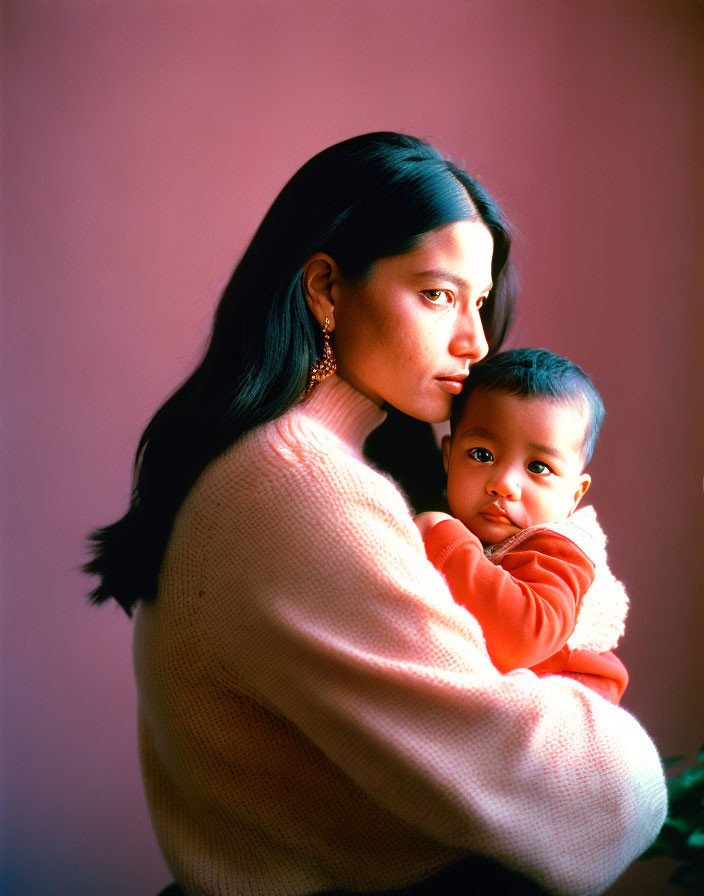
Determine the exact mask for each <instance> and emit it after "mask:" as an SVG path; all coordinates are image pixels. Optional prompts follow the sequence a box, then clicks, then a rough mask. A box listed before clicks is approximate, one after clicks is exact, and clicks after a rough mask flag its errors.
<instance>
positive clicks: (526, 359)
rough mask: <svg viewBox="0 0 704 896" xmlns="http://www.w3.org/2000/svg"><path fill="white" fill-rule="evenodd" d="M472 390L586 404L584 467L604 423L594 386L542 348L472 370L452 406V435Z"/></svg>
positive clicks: (499, 358)
mask: <svg viewBox="0 0 704 896" xmlns="http://www.w3.org/2000/svg"><path fill="white" fill-rule="evenodd" d="M475 389H482V390H484V391H485V392H495V391H496V392H508V393H509V394H510V395H517V396H518V397H519V398H548V399H552V400H554V401H556V402H560V403H563V404H583V403H584V404H586V405H587V408H588V411H589V420H588V421H587V428H586V431H585V433H584V442H583V444H582V459H583V461H584V465H585V466H586V465H587V464H588V463H589V460H590V459H591V456H592V452H593V451H594V445H595V444H596V440H597V436H598V435H599V430H600V429H601V424H602V421H603V419H604V405H603V403H602V400H601V396H600V395H599V393H598V392H597V391H596V387H595V386H594V383H593V382H592V381H591V380H590V379H589V377H588V376H587V374H586V373H585V372H584V371H583V370H582V368H581V367H580V366H579V365H578V364H574V363H573V362H572V361H568V360H567V358H563V357H561V356H560V355H556V354H554V353H553V352H549V351H548V350H547V349H544V348H514V349H511V350H510V351H507V352H500V353H499V354H497V355H493V356H492V357H490V358H487V360H486V361H483V362H482V363H481V364H477V365H476V367H472V369H471V371H470V374H469V377H468V379H467V380H466V381H465V385H464V389H463V390H462V392H461V393H460V394H459V395H458V396H457V398H456V399H455V400H454V402H453V403H452V416H451V418H450V426H451V428H452V432H453V433H454V431H455V427H456V425H457V424H458V422H459V420H460V418H461V416H462V414H463V412H464V408H465V405H466V404H467V399H468V398H469V396H470V395H471V394H472V392H473V391H474V390H475Z"/></svg>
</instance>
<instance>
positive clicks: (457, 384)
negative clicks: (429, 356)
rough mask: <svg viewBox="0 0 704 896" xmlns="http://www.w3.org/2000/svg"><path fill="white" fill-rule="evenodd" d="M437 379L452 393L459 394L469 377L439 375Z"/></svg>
mask: <svg viewBox="0 0 704 896" xmlns="http://www.w3.org/2000/svg"><path fill="white" fill-rule="evenodd" d="M435 379H436V380H437V381H438V382H439V383H440V385H441V386H442V388H443V389H445V390H446V391H447V392H450V393H451V394H452V395H459V394H460V392H461V391H462V384H463V383H464V381H465V380H466V379H467V377H466V376H437V377H435Z"/></svg>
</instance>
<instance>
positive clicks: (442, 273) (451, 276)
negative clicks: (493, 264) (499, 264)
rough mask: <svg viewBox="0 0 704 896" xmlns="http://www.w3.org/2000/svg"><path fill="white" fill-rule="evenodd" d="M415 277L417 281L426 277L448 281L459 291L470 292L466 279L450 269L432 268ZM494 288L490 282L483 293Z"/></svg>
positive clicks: (420, 272) (418, 273) (419, 272)
mask: <svg viewBox="0 0 704 896" xmlns="http://www.w3.org/2000/svg"><path fill="white" fill-rule="evenodd" d="M413 276H414V278H415V279H416V280H421V279H423V278H424V277H435V278H437V279H438V280H447V282H448V283H452V285H453V286H455V287H456V288H457V289H459V290H464V292H469V283H468V282H467V281H466V280H465V279H464V277H460V276H458V275H457V274H455V272H454V271H451V270H449V269H448V268H430V269H429V270H427V271H418V272H417V273H416V274H414V275H413ZM492 287H493V283H491V282H490V283H489V284H488V285H487V286H485V287H484V289H483V290H482V292H491V289H492Z"/></svg>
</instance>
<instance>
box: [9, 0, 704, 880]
mask: <svg viewBox="0 0 704 896" xmlns="http://www.w3.org/2000/svg"><path fill="white" fill-rule="evenodd" d="M2 29H3V48H2V49H3V63H2V64H3V69H2V79H3V103H4V109H3V119H4V144H3V153H4V167H5V184H4V196H3V218H4V226H5V238H4V251H5V260H4V290H5V302H4V308H3V320H4V330H3V352H2V365H3V368H4V370H3V372H4V374H5V382H6V384H7V387H6V390H5V401H6V408H5V418H4V419H5V420H6V421H7V423H6V428H5V430H4V436H3V452H4V470H5V477H6V478H5V486H4V491H5V503H4V506H5V507H6V508H7V513H6V515H5V518H4V521H3V526H4V529H3V536H2V545H3V552H4V554H5V556H4V561H3V598H4V608H3V636H4V638H5V644H4V647H3V658H4V680H5V697H4V708H3V720H2V728H3V737H4V746H3V755H4V762H5V767H4V770H3V782H4V795H5V808H4V816H5V833H4V847H5V851H6V858H5V860H4V876H5V882H4V885H5V892H7V893H8V894H13V896H14V894H17V896H19V894H22V896H34V894H40V893H42V894H43V893H52V894H61V896H63V894H67V896H68V894H71V896H94V894H100V896H122V894H126V893H130V894H134V896H153V893H154V892H155V891H156V890H157V889H158V887H159V886H161V885H162V884H163V883H165V882H166V880H167V879H168V876H167V872H166V869H165V867H164V865H163V862H162V860H161V859H160V857H159V854H158V851H157V848H156V845H155V841H154V838H153V835H152V833H151V829H150V826H149V822H148V819H147V816H146V810H145V805H144V800H143V797H142V791H141V784H140V779H139V774H138V768H137V758H136V748H135V730H134V715H135V695H134V688H133V684H132V673H131V661H130V635H131V630H130V624H129V622H128V620H127V619H126V618H125V617H124V616H123V615H122V614H121V613H120V611H118V610H117V609H115V610H113V609H107V608H106V609H103V610H100V611H98V610H89V609H88V608H87V607H86V606H85V604H84V601H83V595H84V593H85V592H86V590H87V588H88V585H89V583H88V581H87V580H84V578H83V577H82V576H80V575H79V573H78V572H77V571H76V568H77V566H78V565H79V564H80V563H81V562H82V560H83V559H84V554H83V550H84V543H83V539H84V535H85V533H86V532H87V531H88V530H89V529H90V528H91V527H93V526H94V525H96V524H100V523H104V522H107V521H111V520H112V519H114V518H115V517H117V516H118V515H120V514H121V513H122V512H123V510H124V508H125V502H126V499H127V494H128V488H129V477H130V464H131V459H132V455H133V452H134V449H135V446H136V442H137V439H138V437H139V434H140V432H141V430H142V428H143V426H144V424H145V422H146V421H147V419H148V417H149V416H150V414H151V413H152V412H153V410H154V409H155V408H156V406H157V404H158V403H159V402H160V401H161V399H162V398H163V397H164V396H165V394H166V393H167V392H168V391H169V390H170V389H172V388H173V387H174V386H175V384H176V383H177V382H178V381H179V380H180V379H181V378H182V377H183V376H184V374H185V373H186V372H187V371H188V370H189V368H190V367H191V365H192V364H193V362H194V360H195V359H196V356H197V354H198V352H199V350H200V348H201V346H202V345H203V342H204V339H205V337H206V333H207V330H208V325H209V320H210V316H211V312H212V309H213V306H214V303H215V301H216V298H217V295H218V292H219V289H220V288H221V286H222V284H223V283H224V281H225V279H226V277H227V275H228V272H229V271H230V269H231V267H232V265H233V264H234V262H235V261H236V259H237V257H238V255H239V254H240V253H241V251H242V249H243V248H244V245H245V243H246V241H247V240H248V238H249V237H250V235H251V234H252V232H253V230H254V228H255V227H256V225H257V224H258V222H259V220H260V218H261V216H262V215H263V213H264V211H265V210H266V208H267V206H268V205H269V203H270V202H271V200H272V199H273V197H274V195H275V194H276V192H277V191H278V189H279V188H280V187H281V186H282V184H283V182H284V181H285V180H286V179H287V178H288V176H289V175H290V174H291V173H292V172H293V171H294V170H295V169H296V168H297V167H298V166H299V165H300V164H301V163H302V162H303V161H304V160H305V159H307V158H308V157H309V156H310V155H312V154H313V153H314V152H316V151H317V150H319V149H321V148H322V147H324V146H326V145H328V144H330V143H332V142H334V141H336V140H339V139H342V138H344V137H347V136H350V135H352V134H355V133H361V132H365V131H369V130H376V129H393V130H404V131H407V132H409V133H414V134H418V135H419V136H424V137H427V138H430V139H431V140H433V141H435V142H436V143H437V144H438V145H439V146H440V147H441V148H442V149H443V150H445V151H446V152H448V153H450V154H452V155H453V156H454V157H455V158H456V159H458V160H460V161H463V160H464V162H465V163H466V165H467V167H468V169H469V170H470V171H471V172H474V173H478V174H479V176H480V178H481V180H482V181H483V182H484V183H485V184H486V185H487V186H488V187H489V188H490V190H491V191H492V192H493V194H494V195H495V196H496V197H497V198H498V199H499V200H500V201H502V202H503V204H504V206H505V208H506V210H507V212H508V213H509V215H510V217H511V218H512V220H513V221H514V222H515V224H516V226H517V228H518V231H519V235H518V239H517V245H518V255H519V263H520V269H521V275H522V283H523V299H522V306H521V312H520V316H519V320H518V323H517V326H516V327H515V330H514V332H513V336H512V340H511V341H512V342H513V343H514V344H529V345H530V344H533V345H535V344H538V345H545V346H547V347H549V348H552V349H555V350H557V351H559V352H561V353H564V354H567V355H569V356H571V357H572V358H574V359H575V360H577V361H578V362H580V363H582V364H583V365H584V366H585V367H586V368H587V369H588V370H589V371H590V372H591V373H592V375H593V377H594V379H595V381H596V383H597V385H598V387H599V388H600V389H601V391H602V393H603V395H604V399H605V402H606V406H607V411H608V417H607V422H606V425H605V429H604V432H603V435H602V438H601V441H600V444H599V446H598V448H597V452H596V457H595V460H594V462H593V467H592V473H593V476H594V479H595V485H594V490H593V493H592V497H593V499H594V502H595V503H596V505H597V507H598V509H599V512H600V514H601V516H602V518H603V521H604V524H605V527H606V529H607V531H608V533H609V534H610V544H611V555H612V558H613V567H614V570H615V572H616V574H617V575H618V576H619V577H621V578H623V579H624V580H625V582H626V584H627V586H628V588H629V591H630V594H631V599H632V611H631V614H630V619H629V625H628V629H627V636H626V638H625V640H624V642H623V645H622V650H621V655H622V657H623V659H624V660H625V662H626V664H627V665H628V667H629V669H630V672H631V680H632V683H631V685H630V688H629V690H628V691H627V694H626V697H625V701H624V704H625V706H626V707H627V708H628V709H630V710H631V711H632V712H634V713H635V714H636V715H637V716H638V717H639V718H640V719H641V720H642V722H643V723H644V724H645V726H646V727H647V729H648V730H649V731H650V732H651V733H652V735H653V737H654V738H655V740H656V742H657V744H658V746H659V748H660V749H661V751H662V752H663V753H664V754H665V755H671V754H673V753H680V752H689V753H693V752H694V751H695V750H696V749H697V748H698V747H699V745H700V743H701V741H702V740H703V739H704V712H703V711H702V703H701V694H702V676H701V643H702V634H704V632H703V628H704V626H703V624H702V609H701V607H702V594H701V588H702V586H701V582H702V580H703V579H704V570H703V569H702V554H703V553H704V551H702V542H701V533H702V525H701V523H702V472H703V470H702V464H701V457H702V451H701V448H702V439H701V435H702V430H701V418H700V417H699V416H698V412H699V410H700V408H701V384H702V382H703V381H704V380H703V376H702V375H703V373H704V371H703V370H702V345H701V335H702V311H701V309H702V307H703V306H702V294H701V291H700V287H701V276H700V275H701V269H699V270H698V269H697V256H701V246H702V228H701V224H702V221H701V218H699V219H697V213H698V208H697V206H698V204H699V205H700V204H701V200H702V193H701V186H702V184H701V181H697V180H696V179H695V175H696V171H695V168H696V163H697V162H698V163H699V167H700V168H701V161H702V159H701V154H699V157H698V159H697V156H696V152H697V145H698V142H697V141H698V138H699V137H701V133H699V134H697V133H696V128H695V122H696V118H695V108H697V103H696V101H697V91H698V90H699V85H700V83H701V81H700V79H699V75H700V74H701V72H700V71H699V72H698V71H697V68H696V65H697V59H698V58H701V47H702V42H701V36H702V5H701V4H700V3H697V2H686V0H662V2H660V0H658V2H648V0H638V2H629V0H622V2H620V0H596V2H586V0H572V2H570V3H565V2H562V0H525V2H515V0H513V2H512V0H434V2H432V3H431V2H427V0H355V2H352V0H349V2H344V0H329V2H322V0H295V2H294V0H290V2H286V0H262V2H253V0H250V2H234V0H229V2H226V0H222V2H217V0H201V2H195V0H193V2H188V0H172V2H167V0H112V2H109V0H106V2H91V0H74V2H71V0H52V2H50V0H45V2H42V0H6V2H5V4H4V8H3V12H2ZM699 98H701V97H699ZM699 146H700V144H699ZM668 870H669V869H668V867H667V863H666V862H659V863H656V864H649V865H647V866H642V865H641V866H638V865H637V866H634V868H633V870H632V871H630V872H629V873H628V875H627V876H626V878H625V879H623V880H622V882H621V883H620V884H619V885H617V886H616V887H615V888H614V890H613V893H614V894H617V893H618V894H627V893H636V892H637V893H639V894H645V896H647V894H665V893H669V892H671V893H675V892H679V891H675V890H669V889H668V888H667V885H666V884H665V883H664V880H665V878H666V875H667V872H668Z"/></svg>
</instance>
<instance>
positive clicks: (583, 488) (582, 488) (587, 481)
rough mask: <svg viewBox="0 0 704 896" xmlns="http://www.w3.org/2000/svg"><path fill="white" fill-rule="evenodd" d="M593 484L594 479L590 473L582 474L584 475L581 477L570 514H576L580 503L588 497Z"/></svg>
mask: <svg viewBox="0 0 704 896" xmlns="http://www.w3.org/2000/svg"><path fill="white" fill-rule="evenodd" d="M591 483H592V477H591V476H590V475H589V473H582V475H581V476H580V477H579V488H578V489H577V491H576V492H575V493H574V495H573V497H572V510H570V513H574V512H575V510H576V509H577V507H579V502H580V501H581V500H582V498H583V497H584V496H585V495H586V493H587V489H588V488H589V486H590V485H591Z"/></svg>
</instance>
